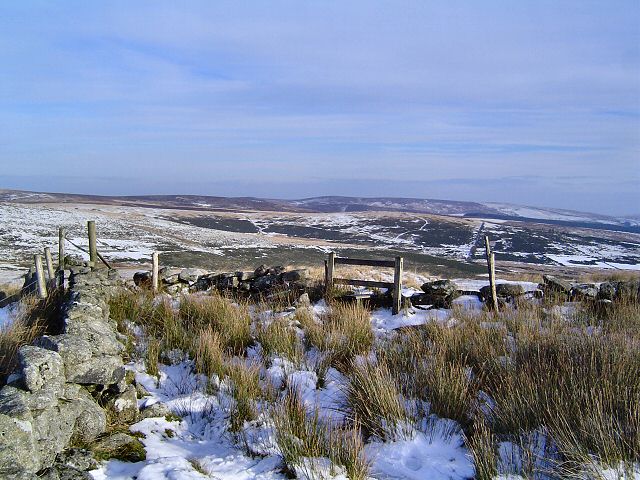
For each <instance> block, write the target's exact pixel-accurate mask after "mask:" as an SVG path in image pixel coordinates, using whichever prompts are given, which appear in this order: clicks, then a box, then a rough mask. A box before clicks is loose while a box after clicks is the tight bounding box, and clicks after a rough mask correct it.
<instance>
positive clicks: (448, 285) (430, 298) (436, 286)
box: [411, 280, 460, 308]
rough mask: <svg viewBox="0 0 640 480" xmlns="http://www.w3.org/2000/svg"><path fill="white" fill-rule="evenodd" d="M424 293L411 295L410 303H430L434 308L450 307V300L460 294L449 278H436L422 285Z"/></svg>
mask: <svg viewBox="0 0 640 480" xmlns="http://www.w3.org/2000/svg"><path fill="white" fill-rule="evenodd" d="M421 288H422V291H423V292H424V293H418V294H415V295H412V296H411V304H412V305H432V306H433V307H434V308H451V302H453V300H455V299H456V298H457V297H458V296H459V295H460V294H459V293H458V286H457V285H456V284H455V283H453V282H452V281H451V280H436V281H433V282H427V283H424V284H423V285H422V287H421Z"/></svg>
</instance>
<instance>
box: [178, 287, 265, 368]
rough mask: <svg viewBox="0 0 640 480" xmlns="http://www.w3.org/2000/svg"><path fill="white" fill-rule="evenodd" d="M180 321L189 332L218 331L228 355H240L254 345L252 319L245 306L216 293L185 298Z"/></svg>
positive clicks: (181, 306) (182, 300)
mask: <svg viewBox="0 0 640 480" xmlns="http://www.w3.org/2000/svg"><path fill="white" fill-rule="evenodd" d="M178 315H179V318H180V319H181V321H182V323H183V325H185V328H188V329H189V330H193V329H200V328H203V327H205V326H210V327H211V328H212V329H213V330H214V331H216V332H218V334H219V335H220V339H221V341H222V343H223V344H224V346H225V349H226V350H227V351H228V353H229V354H231V355H242V354H244V352H245V351H246V349H247V347H248V346H249V345H251V344H252V343H253V339H252V337H251V317H250V315H249V308H248V306H247V305H246V304H237V303H234V302H232V301H231V300H230V299H228V298H226V297H223V296H222V295H219V294H217V293H214V294H212V295H209V296H196V295H188V296H184V297H183V298H182V299H181V301H180V307H179V313H178Z"/></svg>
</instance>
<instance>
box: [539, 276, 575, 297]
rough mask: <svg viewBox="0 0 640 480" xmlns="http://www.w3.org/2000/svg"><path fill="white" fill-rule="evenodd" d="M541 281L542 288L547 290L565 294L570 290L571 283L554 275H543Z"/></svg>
mask: <svg viewBox="0 0 640 480" xmlns="http://www.w3.org/2000/svg"><path fill="white" fill-rule="evenodd" d="M542 282H543V286H544V288H545V289H547V290H551V291H554V292H558V293H566V294H569V292H571V283H569V282H567V281H565V280H562V279H560V278H557V277H554V276H553V275H543V276H542Z"/></svg>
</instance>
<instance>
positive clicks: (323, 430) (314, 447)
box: [271, 386, 369, 480]
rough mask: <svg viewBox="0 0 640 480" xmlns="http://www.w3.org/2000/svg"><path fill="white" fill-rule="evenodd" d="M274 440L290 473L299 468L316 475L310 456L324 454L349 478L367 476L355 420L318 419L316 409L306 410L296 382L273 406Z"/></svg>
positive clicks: (323, 455)
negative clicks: (348, 422)
mask: <svg viewBox="0 0 640 480" xmlns="http://www.w3.org/2000/svg"><path fill="white" fill-rule="evenodd" d="M271 417H272V419H273V423H274V429H275V440H276V444H277V446H278V449H279V450H280V454H281V455H282V458H283V460H284V463H285V465H286V466H287V468H288V470H289V472H290V473H292V474H294V473H296V472H297V471H302V472H303V473H304V474H305V475H306V476H307V477H308V478H315V477H316V475H315V473H316V472H315V471H314V470H315V465H314V461H313V459H315V458H319V457H327V458H329V459H330V460H331V462H332V463H333V464H334V465H341V466H343V467H344V468H345V470H346V471H347V475H348V476H349V478H350V479H354V480H364V479H366V478H368V473H369V463H368V462H367V460H366V459H365V456H364V442H363V441H362V436H361V433H360V428H359V424H358V422H354V423H353V426H352V427H350V428H349V427H346V428H345V427H336V426H335V425H332V424H329V423H323V422H322V421H321V420H320V417H319V412H318V410H315V411H313V412H309V411H308V410H307V408H306V406H305V404H304V402H303V401H302V398H301V397H300V392H299V391H298V389H297V388H296V387H295V386H290V387H289V388H288V389H287V391H286V393H285V395H284V397H283V399H282V401H281V402H280V403H278V404H277V405H276V406H275V407H274V408H273V410H272V415H271Z"/></svg>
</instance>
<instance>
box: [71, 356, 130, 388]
mask: <svg viewBox="0 0 640 480" xmlns="http://www.w3.org/2000/svg"><path fill="white" fill-rule="evenodd" d="M124 373H125V371H124V366H123V364H122V357H120V356H115V355H103V356H93V357H91V359H89V360H88V361H86V362H83V363H81V364H79V365H77V366H76V368H75V370H74V371H73V372H70V373H68V375H67V380H68V381H70V382H74V383H80V384H87V383H93V384H97V385H112V384H114V383H118V382H119V381H120V380H121V379H122V377H124Z"/></svg>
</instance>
